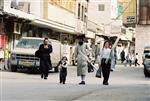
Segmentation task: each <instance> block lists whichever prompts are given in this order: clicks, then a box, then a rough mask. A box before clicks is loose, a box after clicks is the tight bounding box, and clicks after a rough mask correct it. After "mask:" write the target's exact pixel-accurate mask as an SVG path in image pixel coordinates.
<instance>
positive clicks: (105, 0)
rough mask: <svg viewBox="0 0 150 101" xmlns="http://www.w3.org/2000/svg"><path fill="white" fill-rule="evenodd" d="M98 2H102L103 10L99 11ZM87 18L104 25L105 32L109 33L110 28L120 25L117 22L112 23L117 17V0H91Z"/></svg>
mask: <svg viewBox="0 0 150 101" xmlns="http://www.w3.org/2000/svg"><path fill="white" fill-rule="evenodd" d="M99 4H104V5H105V6H104V11H99V8H98V7H99ZM88 8H89V9H88V10H89V11H88V19H89V20H91V21H93V22H95V23H97V24H99V25H101V24H103V25H104V27H105V34H107V35H111V31H112V28H113V27H115V28H118V27H117V26H119V27H120V23H119V24H115V23H114V24H112V23H111V22H114V21H113V19H115V18H116V17H117V14H118V12H117V11H118V10H117V0H91V1H90V2H89V7H88Z"/></svg>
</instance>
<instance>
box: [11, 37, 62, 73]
mask: <svg viewBox="0 0 150 101" xmlns="http://www.w3.org/2000/svg"><path fill="white" fill-rule="evenodd" d="M43 40H44V38H36V37H23V38H22V39H21V40H20V41H19V42H18V44H17V45H16V47H15V48H14V50H12V51H11V58H10V59H9V67H10V69H11V71H12V72H16V71H17V69H18V68H27V69H29V70H30V71H33V70H38V69H39V66H40V59H39V58H37V57H35V52H36V51H37V50H38V48H39V46H40V45H41V44H42V43H43ZM49 41H50V43H51V44H52V48H53V53H52V54H51V61H52V66H53V67H55V68H54V70H55V72H58V67H57V63H58V62H59V61H60V58H61V52H60V51H61V49H60V48H61V43H60V42H59V41H57V40H53V39H49Z"/></svg>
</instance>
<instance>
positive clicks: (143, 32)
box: [135, 25, 150, 63]
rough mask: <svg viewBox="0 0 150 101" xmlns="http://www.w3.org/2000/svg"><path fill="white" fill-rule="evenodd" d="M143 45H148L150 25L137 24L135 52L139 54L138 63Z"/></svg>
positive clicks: (149, 42)
mask: <svg viewBox="0 0 150 101" xmlns="http://www.w3.org/2000/svg"><path fill="white" fill-rule="evenodd" d="M145 45H150V25H146V26H143V25H137V28H136V41H135V52H136V53H138V54H139V60H140V63H141V62H142V54H143V51H144V46H145Z"/></svg>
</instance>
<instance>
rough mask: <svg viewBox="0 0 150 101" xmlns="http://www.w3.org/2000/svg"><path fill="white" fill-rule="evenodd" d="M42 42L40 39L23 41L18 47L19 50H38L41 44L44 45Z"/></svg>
mask: <svg viewBox="0 0 150 101" xmlns="http://www.w3.org/2000/svg"><path fill="white" fill-rule="evenodd" d="M42 43H43V41H42V40H38V39H21V41H19V42H18V44H17V45H16V47H17V48H36V49H38V48H39V46H40V44H42Z"/></svg>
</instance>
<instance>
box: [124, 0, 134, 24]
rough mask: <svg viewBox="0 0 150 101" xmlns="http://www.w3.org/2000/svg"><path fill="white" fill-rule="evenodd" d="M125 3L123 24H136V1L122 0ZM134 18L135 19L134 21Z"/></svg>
mask: <svg viewBox="0 0 150 101" xmlns="http://www.w3.org/2000/svg"><path fill="white" fill-rule="evenodd" d="M122 3H123V10H125V9H126V10H125V11H124V13H123V16H122V18H123V23H124V24H128V23H134V24H135V23H136V22H135V21H136V0H122ZM132 18H133V19H132Z"/></svg>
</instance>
